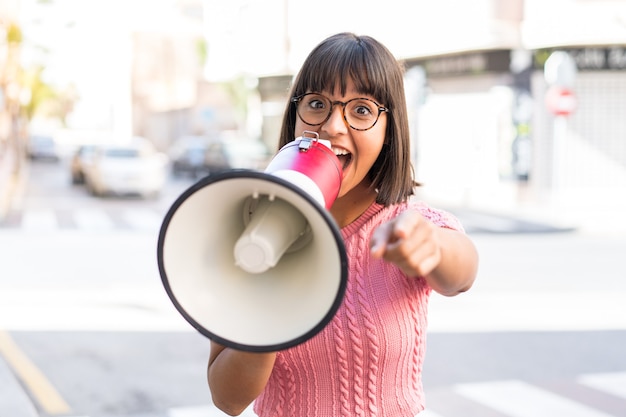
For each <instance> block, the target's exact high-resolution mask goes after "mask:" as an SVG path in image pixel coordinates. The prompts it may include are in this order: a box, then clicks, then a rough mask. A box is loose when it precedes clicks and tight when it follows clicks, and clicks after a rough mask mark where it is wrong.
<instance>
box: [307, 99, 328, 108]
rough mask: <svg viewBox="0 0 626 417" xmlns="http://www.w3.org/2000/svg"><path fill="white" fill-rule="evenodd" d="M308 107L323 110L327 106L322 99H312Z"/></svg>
mask: <svg viewBox="0 0 626 417" xmlns="http://www.w3.org/2000/svg"><path fill="white" fill-rule="evenodd" d="M308 107H309V108H310V109H312V110H323V109H324V108H326V105H325V104H324V102H323V101H322V100H318V99H312V100H311V101H309V105H308Z"/></svg>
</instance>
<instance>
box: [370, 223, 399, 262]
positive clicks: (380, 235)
mask: <svg viewBox="0 0 626 417" xmlns="http://www.w3.org/2000/svg"><path fill="white" fill-rule="evenodd" d="M392 233H393V224H392V223H384V224H382V225H380V226H379V227H377V228H376V230H374V232H373V233H372V236H371V237H370V255H371V256H372V257H373V258H382V257H383V255H384V254H385V251H386V250H387V242H389V239H390V238H391V234H392Z"/></svg>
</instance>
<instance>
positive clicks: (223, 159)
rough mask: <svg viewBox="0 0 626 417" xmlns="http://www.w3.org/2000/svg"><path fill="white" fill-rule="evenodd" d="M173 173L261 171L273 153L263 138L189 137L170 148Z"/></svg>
mask: <svg viewBox="0 0 626 417" xmlns="http://www.w3.org/2000/svg"><path fill="white" fill-rule="evenodd" d="M170 158H171V160H172V173H173V174H174V175H177V176H178V175H184V174H189V175H191V176H193V177H194V178H196V177H199V176H202V175H206V174H209V173H211V172H219V171H223V170H227V169H235V168H244V169H255V170H262V169H264V168H265V166H266V165H267V163H268V162H269V158H270V153H269V151H268V149H267V147H266V146H265V144H263V143H262V142H261V141H258V140H247V139H222V138H208V137H204V136H187V137H183V138H180V139H179V140H177V141H176V142H175V143H174V145H172V147H171V148H170Z"/></svg>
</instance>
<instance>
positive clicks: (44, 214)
mask: <svg viewBox="0 0 626 417" xmlns="http://www.w3.org/2000/svg"><path fill="white" fill-rule="evenodd" d="M58 226H59V224H58V220H57V217H56V215H55V213H54V210H29V211H28V212H25V213H24V214H23V216H22V228H23V229H25V230H55V229H57V228H58Z"/></svg>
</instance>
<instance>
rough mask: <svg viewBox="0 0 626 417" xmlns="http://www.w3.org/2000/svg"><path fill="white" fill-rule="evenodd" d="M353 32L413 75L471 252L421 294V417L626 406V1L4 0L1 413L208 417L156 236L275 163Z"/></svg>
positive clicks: (415, 111)
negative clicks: (320, 72) (317, 70)
mask: <svg viewBox="0 0 626 417" xmlns="http://www.w3.org/2000/svg"><path fill="white" fill-rule="evenodd" d="M341 31H353V32H355V33H357V34H367V35H371V36H374V37H375V38H377V39H378V40H380V41H382V42H383V43H384V44H385V45H386V46H388V47H389V49H390V50H391V52H392V53H393V54H394V55H395V56H396V57H398V59H400V60H401V61H402V62H403V63H404V65H405V67H406V75H405V86H406V93H407V99H408V106H409V114H410V122H411V133H412V141H413V150H412V151H413V155H412V158H413V161H414V164H415V168H416V176H417V179H418V181H420V182H421V183H423V187H421V189H420V198H423V199H425V200H427V201H428V202H430V203H431V204H433V205H436V206H440V207H443V208H445V209H448V210H450V211H451V212H453V213H454V214H456V215H457V216H458V217H459V218H460V219H461V220H462V221H463V223H464V225H465V227H466V230H467V232H468V233H470V234H471V235H472V236H473V238H474V239H475V241H476V243H477V246H478V247H479V250H480V252H481V257H482V261H481V262H482V263H481V270H480V274H479V279H478V281H477V284H476V286H475V288H474V289H473V290H472V291H471V292H470V293H468V294H464V295H462V296H460V297H456V298H455V299H452V300H448V299H443V298H438V297H434V299H433V302H432V306H431V316H432V318H431V330H430V331H431V333H432V335H431V336H430V338H429V344H431V346H430V347H429V352H430V353H429V355H430V358H432V359H430V361H429V359H427V365H426V368H425V386H426V391H427V399H430V402H428V404H429V408H428V412H429V413H430V414H428V415H430V416H431V417H455V416H460V415H463V416H468V415H475V416H481V417H487V416H489V417H498V416H521V417H526V416H527V417H530V416H533V417H543V416H545V417H549V416H550V417H552V416H563V415H575V416H590V417H603V416H604V417H606V416H626V411H624V410H626V399H625V397H626V357H625V355H624V354H623V352H624V351H626V350H625V349H626V334H625V329H626V307H625V305H624V302H623V300H624V299H626V298H625V297H626V284H624V283H625V282H626V279H625V278H626V272H625V269H624V266H623V264H622V263H620V262H619V261H620V260H621V259H622V258H623V256H624V253H626V221H625V220H624V213H625V212H626V118H625V117H624V115H626V1H622V0H593V1H592V0H548V1H545V0H474V1H471V2H467V1H463V0H440V1H437V2H427V1H422V0H418V1H412V2H406V1H402V0H387V1H386V2H375V1H370V0H361V1H341V2H339V1H329V0H319V1H316V2H315V3H309V2H300V1H295V0H265V1H263V2H255V1H250V0H230V1H218V0H125V1H121V0H107V1H99V0H90V1H80V0H1V1H0V359H3V361H0V365H1V366H0V385H1V391H2V392H3V394H0V415H2V416H5V415H6V416H12V417H21V416H28V417H31V416H35V415H39V416H56V415H61V416H90V417H96V416H98V417H113V416H116V417H121V416H133V417H140V416H141V417H155V416H168V417H196V416H200V415H220V414H219V413H218V412H217V411H216V410H215V409H214V408H213V407H212V405H211V404H210V396H209V394H208V389H207V388H206V383H205V380H204V369H205V367H206V358H207V357H208V341H207V340H205V339H203V338H202V337H201V336H200V335H197V334H196V333H195V332H194V331H193V329H190V328H189V326H188V325H187V324H186V323H185V322H183V320H182V319H181V318H180V317H178V315H177V313H176V312H175V311H173V310H174V309H173V307H172V306H171V305H170V303H169V301H168V300H167V299H166V296H165V294H164V292H163V290H162V288H161V284H160V282H159V281H160V280H159V274H158V271H157V268H156V259H155V256H154V253H155V247H156V237H157V234H158V230H159V227H160V224H161V221H162V219H163V216H164V215H165V213H166V211H167V210H168V208H169V207H170V206H171V204H172V203H173V202H174V201H175V200H176V198H177V197H178V196H179V195H180V194H181V193H182V192H183V191H184V190H185V189H187V188H188V187H190V186H192V185H193V184H194V182H195V181H197V180H198V179H199V178H201V177H203V176H204V175H207V174H209V173H211V172H216V171H219V170H223V169H231V168H250V169H263V167H264V166H265V164H266V163H267V162H268V160H269V158H270V157H271V155H272V154H273V152H274V151H275V150H276V146H277V142H278V132H279V128H280V121H281V117H282V113H283V111H284V108H285V104H286V103H287V101H288V98H289V97H288V94H289V87H290V83H291V81H292V77H293V76H294V75H295V73H296V72H297V71H298V69H299V66H300V65H301V63H302V61H303V60H304V58H305V57H306V55H307V54H308V53H309V51H310V50H311V49H312V48H313V47H314V46H315V45H316V44H317V43H318V42H320V41H321V40H322V39H324V38H325V37H327V36H329V35H331V34H333V33H336V32H341ZM457 298H458V299H457ZM455 346H456V347H457V349H459V348H458V347H459V346H463V347H464V350H465V354H464V355H461V354H459V353H458V352H456V353H455V351H454V350H453V347H455ZM459 356H463V359H464V360H459V358H458V357H459ZM451 358H452V359H451ZM103 385H104V386H105V387H103ZM501 398H506V399H507V400H506V401H504V403H505V404H502V403H501V402H498V401H497V399H501ZM427 401H428V400H427ZM529 403H532V404H535V408H532V407H531V408H529V409H526V408H525V407H526V406H522V405H521V404H529ZM522 409H523V410H526V411H521V410H522ZM550 410H552V411H550ZM554 410H556V411H554Z"/></svg>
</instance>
